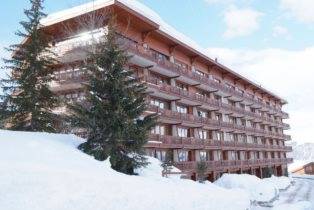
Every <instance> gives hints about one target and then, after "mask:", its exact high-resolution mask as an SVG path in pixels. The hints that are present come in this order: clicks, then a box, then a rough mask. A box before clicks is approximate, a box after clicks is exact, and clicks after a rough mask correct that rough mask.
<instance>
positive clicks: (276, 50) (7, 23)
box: [0, 0, 314, 143]
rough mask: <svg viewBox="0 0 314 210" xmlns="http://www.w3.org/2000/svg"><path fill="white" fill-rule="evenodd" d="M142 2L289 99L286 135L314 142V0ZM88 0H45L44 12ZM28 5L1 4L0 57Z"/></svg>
mask: <svg viewBox="0 0 314 210" xmlns="http://www.w3.org/2000/svg"><path fill="white" fill-rule="evenodd" d="M131 1H132V0H131ZM133 1H135V0H133ZM139 1H140V2H142V3H143V4H145V5H146V6H148V7H150V8H151V9H153V10H154V11H156V12H157V13H158V14H159V15H160V16H161V18H162V19H163V20H164V21H166V22H167V23H169V24H170V25H172V26H173V27H174V28H176V29H177V30H178V31H180V32H182V33H184V34H185V35H187V36H188V37H190V38H192V39H193V40H194V41H196V42H197V43H198V44H199V45H200V46H201V47H203V48H204V49H207V51H208V54H209V55H210V57H212V58H218V61H219V62H220V63H222V64H224V65H226V66H228V67H231V68H232V69H233V70H235V71H237V72H239V73H241V74H243V75H244V76H247V77H249V78H250V79H252V80H254V81H256V82H258V83H259V84H261V85H262V86H263V87H265V88H267V89H269V90H271V91H273V92H274V93H276V94H278V95H280V96H282V97H283V98H285V99H286V100H287V101H288V104H287V105H285V106H284V110H285V111H287V112H288V113H289V114H290V119H289V120H287V121H286V122H287V123H289V124H290V125H291V130H290V131H287V133H288V134H291V135H292V138H293V140H294V141H297V142H298V143H304V142H313V143H314V136H313V135H312V133H313V129H314V120H313V119H314V109H313V105H314V81H313V78H314V12H313V11H314V0H263V1H262V0H184V1H182V0H139ZM86 2H88V0H46V1H45V3H44V6H45V12H46V13H48V14H49V13H52V12H56V11H59V10H62V9H66V8H70V7H72V6H76V5H80V4H82V3H86ZM28 6H29V3H28V0H10V1H5V2H3V3H2V4H1V8H0V20H1V22H0V26H1V30H0V57H6V56H7V53H6V52H5V51H4V50H3V47H6V46H8V45H10V44H13V43H17V42H19V38H18V37H16V36H15V35H14V32H15V31H16V30H17V29H19V28H20V26H19V21H20V20H22V19H23V18H24V15H23V9H25V8H27V7H28ZM0 65H1V63H0Z"/></svg>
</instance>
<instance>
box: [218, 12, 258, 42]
mask: <svg viewBox="0 0 314 210" xmlns="http://www.w3.org/2000/svg"><path fill="white" fill-rule="evenodd" d="M262 15H263V13H261V12H258V11H256V10H253V9H250V8H245V9H238V8H237V7H235V6H232V7H230V8H229V9H227V10H226V11H225V13H224V22H225V24H226V27H227V29H226V31H225V32H224V37H225V38H234V37H241V36H248V35H250V34H252V33H253V32H255V31H256V30H258V29H259V19H260V17H261V16H262Z"/></svg>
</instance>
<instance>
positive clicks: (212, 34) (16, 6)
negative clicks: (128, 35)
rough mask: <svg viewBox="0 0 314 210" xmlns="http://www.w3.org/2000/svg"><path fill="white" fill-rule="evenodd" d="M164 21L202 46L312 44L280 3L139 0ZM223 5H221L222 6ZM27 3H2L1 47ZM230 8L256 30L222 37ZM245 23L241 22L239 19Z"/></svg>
mask: <svg viewBox="0 0 314 210" xmlns="http://www.w3.org/2000/svg"><path fill="white" fill-rule="evenodd" d="M87 1H88V0H46V1H45V11H46V12H47V13H51V12H55V11H58V10H61V9H65V8H69V7H71V6H74V5H78V4H81V3H84V2H87ZM141 2H143V3H144V4H146V5H147V6H149V7H150V8H152V9H153V10H155V11H156V12H157V13H159V14H160V16H161V17H162V18H163V19H164V20H166V22H168V23H170V24H171V25H173V26H174V27H175V28H177V29H178V30H179V31H181V32H183V33H184V34H186V35H188V36H190V37H191V38H193V39H194V40H195V41H197V42H198V43H199V44H200V45H201V46H202V47H204V48H207V47H228V48H250V49H262V48H268V47H272V48H284V49H302V48H304V47H306V46H309V45H311V44H313V42H314V27H313V25H312V26H311V25H309V24H307V23H304V22H302V21H298V19H297V18H295V17H293V16H292V15H291V14H289V12H287V10H284V9H283V6H282V2H281V0H263V1H261V0H237V1H233V0H220V1H217V0H184V1H182V0H141ZM222 2H224V3H222ZM27 6H28V0H10V1H4V2H3V3H2V6H1V8H0V19H1V22H0V26H1V29H2V30H1V31H0V37H1V41H0V42H1V44H2V45H3V44H5V43H9V42H12V41H16V37H14V36H12V35H13V33H14V31H16V29H17V28H18V27H19V25H18V21H19V20H20V19H21V18H22V17H23V9H24V8H27ZM232 8H233V9H235V8H236V9H239V10H243V9H250V10H254V11H256V12H259V13H260V16H259V18H258V21H257V24H258V28H257V29H255V30H254V31H253V32H252V33H250V34H248V35H245V36H240V37H233V38H225V37H223V34H224V32H225V31H226V30H227V26H226V23H225V21H224V16H225V14H226V13H227V12H228V11H230V10H232ZM243 21H245V20H243ZM276 27H280V28H284V30H285V31H287V32H284V33H285V36H286V37H284V38H283V37H280V36H274V34H273V33H274V28H276Z"/></svg>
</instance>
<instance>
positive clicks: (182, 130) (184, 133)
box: [178, 127, 188, 138]
mask: <svg viewBox="0 0 314 210" xmlns="http://www.w3.org/2000/svg"><path fill="white" fill-rule="evenodd" d="M178 136H179V137H183V138H186V137H188V129H187V128H182V127H178Z"/></svg>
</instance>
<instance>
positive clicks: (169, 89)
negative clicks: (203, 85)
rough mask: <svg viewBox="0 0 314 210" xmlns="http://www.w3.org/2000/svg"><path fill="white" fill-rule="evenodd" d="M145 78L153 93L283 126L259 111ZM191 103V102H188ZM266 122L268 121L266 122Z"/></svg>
mask: <svg viewBox="0 0 314 210" xmlns="http://www.w3.org/2000/svg"><path fill="white" fill-rule="evenodd" d="M143 80H144V81H145V82H146V83H147V85H148V87H149V88H150V89H151V90H152V91H153V93H152V94H153V95H154V94H155V92H156V94H161V93H163V94H171V95H173V96H175V97H177V98H180V99H181V100H185V101H193V103H194V105H195V104H197V105H199V106H202V107H204V108H207V109H209V110H223V111H224V112H228V113H236V114H237V115H240V116H243V117H250V118H251V119H259V121H267V122H268V124H269V123H272V124H273V125H274V126H278V127H282V123H281V122H278V121H275V120H274V119H271V118H269V117H266V116H261V115H258V114H257V113H253V112H250V111H247V110H244V109H242V108H240V107H235V106H232V105H230V104H226V103H222V102H220V101H217V100H214V99H211V98H208V97H206V96H201V95H197V94H195V93H191V92H189V91H186V90H182V89H179V88H177V87H175V86H171V85H167V84H164V83H160V82H159V81H158V80H157V79H155V78H151V77H144V78H143ZM186 103H188V104H191V103H190V102H186ZM265 124H266V123H265ZM286 125H287V124H286Z"/></svg>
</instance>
